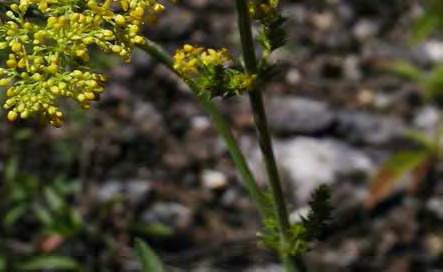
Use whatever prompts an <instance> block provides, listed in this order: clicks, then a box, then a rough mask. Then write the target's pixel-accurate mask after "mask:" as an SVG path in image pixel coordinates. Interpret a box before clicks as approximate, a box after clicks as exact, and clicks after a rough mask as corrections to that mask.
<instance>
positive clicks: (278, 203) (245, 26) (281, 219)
mask: <svg viewBox="0 0 443 272" xmlns="http://www.w3.org/2000/svg"><path fill="white" fill-rule="evenodd" d="M236 8H237V13H238V27H239V31H240V38H241V45H242V51H243V59H244V62H245V66H246V71H247V72H248V73H250V74H255V73H257V70H258V67H257V59H256V55H255V45H254V40H253V36H252V29H251V19H250V16H249V11H248V3H247V1H246V0H236ZM249 100H250V102H251V105H252V111H253V114H254V120H255V125H256V129H257V133H258V141H259V144H260V148H261V150H262V153H263V158H264V162H265V165H266V170H267V173H268V178H269V183H270V187H271V193H272V198H273V201H274V208H275V213H276V217H277V220H278V225H279V231H280V243H281V246H282V247H283V248H285V247H287V243H288V242H289V241H288V240H289V233H288V231H289V227H290V224H289V216H288V211H287V208H286V202H285V199H284V195H283V190H282V185H281V181H280V176H279V173H278V168H277V163H276V160H275V156H274V151H273V148H272V142H271V137H270V135H269V129H268V123H267V119H266V112H265V108H264V105H263V97H262V94H261V92H260V90H259V89H258V88H255V89H254V90H252V91H251V92H250V93H249ZM284 255H286V254H284ZM283 262H284V266H285V269H286V271H288V272H289V271H291V272H292V271H296V264H295V263H296V260H294V258H292V257H290V256H283Z"/></svg>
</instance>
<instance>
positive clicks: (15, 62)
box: [0, 0, 164, 126]
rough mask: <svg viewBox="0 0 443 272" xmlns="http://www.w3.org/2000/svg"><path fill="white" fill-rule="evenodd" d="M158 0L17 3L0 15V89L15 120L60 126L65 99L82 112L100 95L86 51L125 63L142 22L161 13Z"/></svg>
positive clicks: (23, 0)
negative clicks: (0, 58)
mask: <svg viewBox="0 0 443 272" xmlns="http://www.w3.org/2000/svg"><path fill="white" fill-rule="evenodd" d="M163 9H164V7H163V6H162V5H161V4H160V3H158V1H157V0H104V1H101V0H87V1H85V0H20V1H13V2H12V4H10V6H9V10H8V11H7V12H5V13H4V14H0V21H2V22H4V23H2V24H1V25H0V51H6V55H7V59H6V60H5V61H4V63H3V64H1V63H0V67H1V66H3V67H1V68H0V87H5V89H6V96H7V99H6V101H5V103H4V106H3V107H4V108H5V109H6V110H7V118H8V120H10V121H14V120H16V119H18V118H28V117H29V116H31V115H33V114H39V115H41V116H43V117H44V118H45V119H47V120H48V121H49V122H50V123H51V124H52V125H54V126H59V125H60V124H61V123H62V120H63V113H62V112H61V110H60V109H59V106H58V103H57V100H58V98H60V97H68V98H71V99H74V100H75V101H77V102H78V103H79V104H80V105H81V106H82V107H83V108H86V109H87V108H89V107H90V102H91V101H94V100H96V99H97V98H98V96H99V94H100V93H101V92H102V91H103V87H102V86H103V83H104V76H103V75H100V74H97V73H94V72H93V71H91V70H90V68H88V64H89V59H90V55H89V52H90V48H91V46H93V47H97V48H99V49H101V50H102V51H104V52H106V53H113V54H116V55H118V56H120V57H121V58H123V59H124V60H126V61H129V60H130V56H131V51H132V48H133V47H134V46H135V45H137V44H141V43H144V41H145V40H144V38H143V37H142V36H141V35H140V30H141V27H142V25H143V23H144V22H145V21H146V20H147V19H149V17H152V16H156V15H157V14H158V13H160V12H162V11H163Z"/></svg>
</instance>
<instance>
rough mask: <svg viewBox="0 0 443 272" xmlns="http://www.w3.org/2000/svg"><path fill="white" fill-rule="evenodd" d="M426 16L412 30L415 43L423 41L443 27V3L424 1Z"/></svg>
mask: <svg viewBox="0 0 443 272" xmlns="http://www.w3.org/2000/svg"><path fill="white" fill-rule="evenodd" d="M423 5H424V8H425V12H424V14H423V15H422V16H421V17H420V18H419V19H418V20H417V21H416V23H415V25H414V27H413V28H412V34H413V35H412V38H413V40H414V41H421V40H423V39H425V38H426V37H428V36H429V35H431V34H432V33H433V32H435V31H441V27H443V2H442V1H441V0H424V1H423Z"/></svg>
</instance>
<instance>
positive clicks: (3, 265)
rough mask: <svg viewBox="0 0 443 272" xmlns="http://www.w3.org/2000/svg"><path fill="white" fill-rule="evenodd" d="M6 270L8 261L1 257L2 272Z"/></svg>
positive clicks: (0, 267) (0, 269)
mask: <svg viewBox="0 0 443 272" xmlns="http://www.w3.org/2000/svg"><path fill="white" fill-rule="evenodd" d="M5 270H6V259H5V257H3V256H0V271H5Z"/></svg>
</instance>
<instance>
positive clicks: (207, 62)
mask: <svg viewBox="0 0 443 272" xmlns="http://www.w3.org/2000/svg"><path fill="white" fill-rule="evenodd" d="M231 62H232V59H231V57H230V56H229V54H228V50H226V49H221V50H219V51H216V50H214V49H204V48H201V47H193V46H192V45H189V44H186V45H184V46H183V48H182V49H180V50H177V51H176V53H175V55H174V69H175V70H176V71H177V72H178V73H179V74H181V75H183V76H185V77H193V76H195V75H196V74H198V73H199V70H200V69H204V68H210V67H214V66H217V65H221V66H224V65H229V64H230V63H231Z"/></svg>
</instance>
